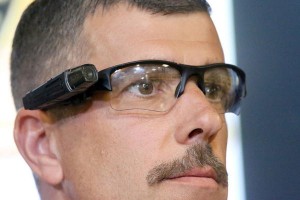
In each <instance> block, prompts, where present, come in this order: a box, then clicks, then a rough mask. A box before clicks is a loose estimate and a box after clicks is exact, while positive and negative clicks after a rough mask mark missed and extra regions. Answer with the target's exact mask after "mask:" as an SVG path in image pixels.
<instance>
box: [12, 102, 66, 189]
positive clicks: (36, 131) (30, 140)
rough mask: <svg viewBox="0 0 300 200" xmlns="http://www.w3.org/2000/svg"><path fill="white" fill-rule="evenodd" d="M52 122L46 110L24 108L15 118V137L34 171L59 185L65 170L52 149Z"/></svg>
mask: <svg viewBox="0 0 300 200" xmlns="http://www.w3.org/2000/svg"><path fill="white" fill-rule="evenodd" d="M50 122H51V121H50V118H49V116H47V115H46V113H45V112H43V111H40V110H33V111H32V110H24V109H23V108H22V109H20V110H19V111H18V114H17V117H16V120H15V127H14V139H15V142H16V145H17V147H18V149H19V151H20V153H21V155H22V156H23V157H24V159H25V161H26V162H27V163H28V165H29V166H30V168H31V169H32V171H33V172H34V173H35V174H36V175H37V176H38V177H39V178H40V179H42V180H43V181H45V182H47V183H48V184H51V185H57V184H59V183H60V182H61V181H62V179H63V170H62V166H61V164H60V162H59V160H58V157H57V155H55V150H54V149H51V147H53V145H51V142H53V141H51V137H50V136H51V131H50V130H51V129H47V127H49V125H50V124H49V123H50ZM47 131H48V132H47ZM54 146H55V145H54Z"/></svg>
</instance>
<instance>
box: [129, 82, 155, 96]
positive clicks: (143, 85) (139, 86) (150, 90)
mask: <svg viewBox="0 0 300 200" xmlns="http://www.w3.org/2000/svg"><path fill="white" fill-rule="evenodd" d="M159 85H160V83H159V82H157V81H138V82H136V83H133V84H131V85H130V86H129V87H128V92H130V93H131V94H133V95H135V96H138V97H151V96H154V95H156V94H157V93H158V91H159Z"/></svg>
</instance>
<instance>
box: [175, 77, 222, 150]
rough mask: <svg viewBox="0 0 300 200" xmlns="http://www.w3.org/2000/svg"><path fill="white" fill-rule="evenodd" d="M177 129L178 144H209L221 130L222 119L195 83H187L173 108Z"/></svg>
mask: <svg viewBox="0 0 300 200" xmlns="http://www.w3.org/2000/svg"><path fill="white" fill-rule="evenodd" d="M174 112H178V113H176V114H175V116H176V119H175V120H176V122H178V123H177V127H176V130H175V139H176V141H177V142H178V143H180V144H186V145H189V144H195V143H200V142H209V141H210V139H211V138H212V137H214V136H215V135H216V134H217V133H218V132H219V131H220V129H221V128H222V125H223V121H224V120H223V118H224V117H222V115H221V114H219V113H218V112H217V111H216V109H214V108H213V106H212V105H211V103H210V102H208V100H207V99H206V97H205V95H204V94H203V92H202V91H201V90H200V89H199V87H198V86H197V84H196V83H195V81H188V83H187V84H186V86H185V90H184V93H183V94H182V95H181V96H180V97H179V99H178V101H177V103H176V105H175V107H174Z"/></svg>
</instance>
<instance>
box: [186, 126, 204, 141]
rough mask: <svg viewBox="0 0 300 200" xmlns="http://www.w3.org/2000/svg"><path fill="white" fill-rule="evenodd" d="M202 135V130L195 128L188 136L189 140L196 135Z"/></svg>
mask: <svg viewBox="0 0 300 200" xmlns="http://www.w3.org/2000/svg"><path fill="white" fill-rule="evenodd" d="M202 133H203V129H201V128H197V129H194V130H193V131H192V132H191V133H190V134H189V139H191V138H193V137H195V136H197V135H200V134H202Z"/></svg>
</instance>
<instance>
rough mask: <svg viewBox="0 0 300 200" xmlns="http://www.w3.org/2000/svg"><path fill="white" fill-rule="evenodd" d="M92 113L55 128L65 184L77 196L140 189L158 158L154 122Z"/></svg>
mask: <svg viewBox="0 0 300 200" xmlns="http://www.w3.org/2000/svg"><path fill="white" fill-rule="evenodd" d="M92 114H93V113H90V114H89V117H88V116H86V117H82V118H80V117H78V118H75V119H72V123H70V124H66V125H64V126H63V127H61V128H60V130H59V131H58V134H57V141H58V143H57V144H58V149H59V152H60V155H61V162H62V166H63V169H64V174H65V179H66V180H67V181H66V187H67V188H69V190H72V192H73V193H76V194H77V195H78V196H80V194H87V193H88V194H90V195H95V194H97V196H98V197H99V195H100V196H101V195H107V194H109V192H108V191H112V190H116V189H115V188H119V189H118V190H120V191H124V190H125V191H128V192H129V191H130V188H135V190H137V189H138V188H139V191H143V188H145V187H146V184H147V183H146V176H147V173H148V171H149V169H151V168H152V167H153V162H154V160H155V159H157V157H158V151H157V153H156V152H155V149H159V144H158V143H157V141H159V138H158V136H157V135H159V134H157V131H158V130H155V129H154V128H153V127H157V126H155V125H154V123H155V122H153V120H145V119H141V120H137V119H136V118H132V119H131V118H128V119H127V118H126V120H125V119H124V117H122V116H121V117H119V118H114V117H112V116H107V115H101V116H100V114H94V116H92ZM103 116H105V117H103ZM94 119H97V120H94ZM150 121H151V122H150ZM73 124H77V125H73ZM124 183H128V184H124ZM133 183H134V186H133V185H131V184H133ZM137 185H138V186H137ZM143 186H144V187H143ZM125 187H127V188H125ZM99 188H101V190H99ZM70 193H71V192H70ZM100 193H101V194H100ZM115 194H116V195H117V192H116V191H115ZM85 199H88V198H87V197H85ZM91 199H92V197H91Z"/></svg>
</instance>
